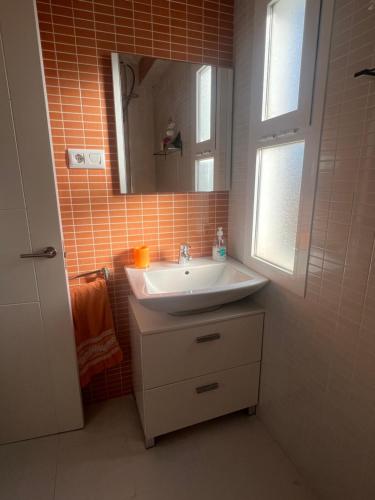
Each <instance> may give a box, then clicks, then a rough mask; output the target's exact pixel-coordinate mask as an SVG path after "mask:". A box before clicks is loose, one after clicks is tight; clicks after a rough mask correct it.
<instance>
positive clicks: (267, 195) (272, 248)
mask: <svg viewBox="0 0 375 500" xmlns="http://www.w3.org/2000/svg"><path fill="white" fill-rule="evenodd" d="M304 148H305V142H304V141H300V142H294V143H289V144H283V145H279V146H274V147H268V148H261V149H258V151H257V192H256V200H255V203H256V206H255V227H254V239H253V241H254V247H253V255H254V256H255V257H258V258H260V259H262V260H264V261H267V262H269V263H271V264H273V265H275V266H277V267H279V268H282V269H284V270H286V271H289V272H293V269H294V259H295V247H296V235H297V226H298V212H299V198H300V190H301V178H302V168H303V157H304Z"/></svg>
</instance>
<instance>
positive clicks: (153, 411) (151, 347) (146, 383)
mask: <svg viewBox="0 0 375 500" xmlns="http://www.w3.org/2000/svg"><path fill="white" fill-rule="evenodd" d="M129 306H130V307H129V309H130V333H131V348H132V366H133V386H134V393H135V397H136V402H137V407H138V411H139V415H140V419H141V422H142V426H143V430H144V434H145V443H146V447H147V448H149V447H151V446H153V445H154V438H155V437H156V436H159V435H161V434H166V433H168V432H171V431H174V430H177V429H180V428H183V427H187V426H190V425H193V424H196V423H198V422H202V421H204V420H209V419H212V418H215V417H218V416H220V415H224V414H226V413H231V412H234V411H237V410H241V409H244V408H252V407H253V406H255V405H256V404H257V402H258V390H259V373H260V361H261V353H262V337H263V320H264V311H263V310H262V309H260V308H259V307H257V306H255V305H254V304H252V303H251V302H249V301H248V300H244V301H241V302H237V303H233V304H228V305H226V306H223V307H222V308H220V309H218V310H216V311H211V312H206V313H201V314H194V315H189V316H171V315H168V314H166V313H161V312H158V311H152V310H150V309H147V308H145V307H144V306H142V305H141V304H139V302H137V300H136V299H135V298H134V297H133V296H131V297H129Z"/></svg>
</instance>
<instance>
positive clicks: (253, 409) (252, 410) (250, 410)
mask: <svg viewBox="0 0 375 500" xmlns="http://www.w3.org/2000/svg"><path fill="white" fill-rule="evenodd" d="M255 413H256V406H249V408H248V409H247V414H248V415H249V416H250V417H251V416H252V415H255Z"/></svg>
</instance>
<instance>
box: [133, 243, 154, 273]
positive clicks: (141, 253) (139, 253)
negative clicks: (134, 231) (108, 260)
mask: <svg viewBox="0 0 375 500" xmlns="http://www.w3.org/2000/svg"><path fill="white" fill-rule="evenodd" d="M134 264H135V267H137V268H139V269H144V268H146V267H148V266H149V265H150V250H149V248H148V247H146V246H142V247H135V248H134Z"/></svg>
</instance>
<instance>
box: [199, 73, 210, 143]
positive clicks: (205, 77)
mask: <svg viewBox="0 0 375 500" xmlns="http://www.w3.org/2000/svg"><path fill="white" fill-rule="evenodd" d="M211 91H212V69H211V66H202V67H201V68H200V69H199V70H198V71H197V125H196V130H197V138H196V139H197V142H198V143H199V142H204V141H208V140H209V139H211Z"/></svg>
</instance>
